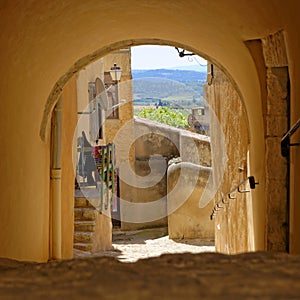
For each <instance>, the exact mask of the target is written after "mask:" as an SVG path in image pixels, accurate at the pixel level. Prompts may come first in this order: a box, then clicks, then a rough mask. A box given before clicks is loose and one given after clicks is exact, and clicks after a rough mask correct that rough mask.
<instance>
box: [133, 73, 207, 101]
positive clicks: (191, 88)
mask: <svg viewBox="0 0 300 300" xmlns="http://www.w3.org/2000/svg"><path fill="white" fill-rule="evenodd" d="M132 77H133V95H134V101H135V103H136V104H137V103H142V104H145V103H152V102H156V101H157V100H158V99H161V100H166V101H173V100H176V101H177V103H181V102H185V101H191V100H194V101H195V99H198V100H199V99H201V96H202V95H203V91H202V90H203V88H202V85H203V84H204V83H205V80H206V73H205V72H196V71H187V70H169V69H157V70H133V71H132ZM178 101H179V102H178Z"/></svg>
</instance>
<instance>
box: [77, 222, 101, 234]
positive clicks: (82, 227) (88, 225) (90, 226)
mask: <svg viewBox="0 0 300 300" xmlns="http://www.w3.org/2000/svg"><path fill="white" fill-rule="evenodd" d="M95 227H96V222H95V221H75V222H74V230H75V231H86V232H94V231H95Z"/></svg>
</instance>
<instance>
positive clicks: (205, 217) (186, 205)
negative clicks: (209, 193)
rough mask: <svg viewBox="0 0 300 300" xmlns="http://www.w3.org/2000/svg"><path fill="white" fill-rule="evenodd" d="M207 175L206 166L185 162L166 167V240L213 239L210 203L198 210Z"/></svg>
mask: <svg viewBox="0 0 300 300" xmlns="http://www.w3.org/2000/svg"><path fill="white" fill-rule="evenodd" d="M183 174H184V175H183ZM210 174H211V168H209V167H202V166H199V165H196V164H190V163H185V162H182V163H177V164H172V165H171V166H170V167H169V168H168V202H167V206H168V231H169V238H171V239H183V238H187V239H202V240H210V241H211V240H214V239H215V233H214V223H213V222H211V220H210V213H211V210H212V208H213V202H212V201H211V202H210V203H209V204H208V205H206V206H205V207H204V208H200V207H199V200H200V197H201V195H202V194H203V192H204V190H205V188H206V184H207V181H208V178H209V176H210Z"/></svg>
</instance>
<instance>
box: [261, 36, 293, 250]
mask: <svg viewBox="0 0 300 300" xmlns="http://www.w3.org/2000/svg"><path fill="white" fill-rule="evenodd" d="M262 52H263V57H264V63H265V68H266V91H267V96H266V99H265V110H264V119H265V149H266V192H267V203H266V206H267V207H266V211H267V216H266V249H267V250H269V251H283V252H285V251H288V248H289V202H288V201H289V199H288V164H287V159H286V158H284V157H282V155H281V146H280V145H281V139H282V137H283V135H284V134H285V133H286V132H287V130H288V124H289V74H288V62H287V55H286V50H285V42H284V34H283V32H282V31H280V32H277V33H275V34H272V35H270V36H268V37H266V38H264V39H262Z"/></svg>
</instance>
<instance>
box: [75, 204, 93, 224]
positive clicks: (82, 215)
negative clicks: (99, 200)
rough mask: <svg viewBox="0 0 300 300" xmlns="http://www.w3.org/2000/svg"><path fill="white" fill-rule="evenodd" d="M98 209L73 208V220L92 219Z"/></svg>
mask: <svg viewBox="0 0 300 300" xmlns="http://www.w3.org/2000/svg"><path fill="white" fill-rule="evenodd" d="M97 215H98V211H97V210H96V209H95V208H93V207H87V208H86V207H85V208H80V207H77V208H74V218H75V221H94V220H96V218H97Z"/></svg>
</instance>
